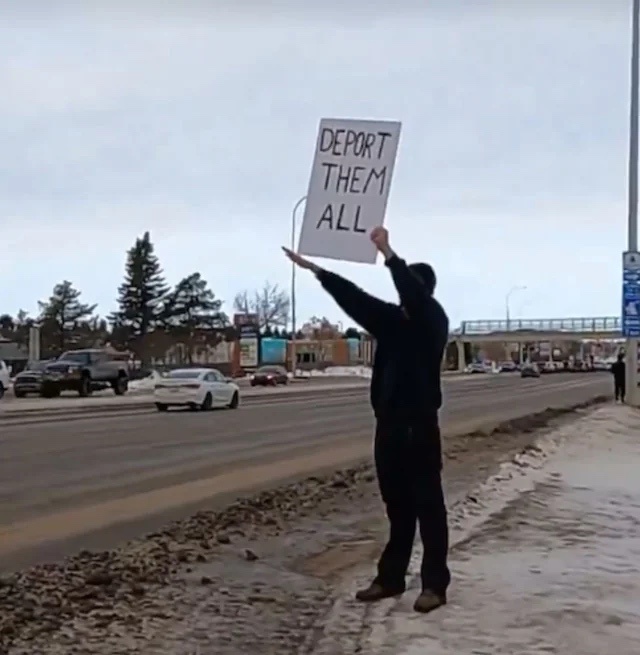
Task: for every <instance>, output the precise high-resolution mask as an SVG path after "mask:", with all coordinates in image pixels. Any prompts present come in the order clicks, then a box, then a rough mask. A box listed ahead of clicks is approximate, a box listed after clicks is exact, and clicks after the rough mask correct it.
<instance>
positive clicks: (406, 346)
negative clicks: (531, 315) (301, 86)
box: [317, 256, 449, 419]
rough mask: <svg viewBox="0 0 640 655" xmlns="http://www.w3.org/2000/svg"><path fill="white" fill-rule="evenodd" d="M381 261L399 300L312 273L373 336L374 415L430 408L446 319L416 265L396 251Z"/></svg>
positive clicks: (434, 403)
mask: <svg viewBox="0 0 640 655" xmlns="http://www.w3.org/2000/svg"><path fill="white" fill-rule="evenodd" d="M386 265H387V266H388V267H389V270H390V271H391V275H392V277H393V281H394V284H395V286H396V289H397V291H398V294H399V296H400V305H394V304H393V303H387V302H384V301H383V300H380V299H378V298H375V297H373V296H371V295H369V294H368V293H366V292H365V291H363V290H362V289H360V288H359V287H358V286H356V285H355V284H353V283H352V282H350V281H348V280H346V279H344V278H343V277H341V276H340V275H337V274H336V273H330V272H329V271H324V270H321V271H319V272H318V274H317V277H318V279H319V280H320V282H321V284H322V286H323V287H324V288H325V289H326V291H328V292H329V293H330V294H331V295H332V296H333V298H334V299H335V301H336V302H337V303H338V305H339V306H340V307H341V308H342V310H343V311H344V312H345V313H346V314H348V315H349V316H350V317H351V318H352V319H353V320H354V321H355V322H356V323H358V324H359V325H360V326H361V327H362V328H364V329H365V330H366V331H367V332H369V333H370V334H371V335H372V336H373V337H374V338H375V340H376V349H375V356H374V362H373V373H372V378H371V405H372V407H373V410H374V413H375V415H376V417H378V418H387V417H388V418H394V417H397V418H400V417H403V418H409V419H410V418H414V417H419V416H420V415H427V414H433V413H436V412H437V410H438V409H439V408H440V406H441V405H442V390H441V384H440V370H441V364H442V358H443V356H444V351H445V348H446V347H447V341H448V337H449V319H448V318H447V315H446V313H445V311H444V309H443V308H442V306H441V305H440V303H439V302H438V301H437V300H436V299H435V298H434V297H433V295H432V293H431V290H432V289H430V288H429V285H427V284H425V282H424V279H421V277H420V275H419V273H420V269H419V268H418V266H416V265H412V266H411V268H410V267H409V266H408V265H407V263H406V262H405V261H404V260H403V259H400V258H399V257H397V256H393V257H391V258H390V259H389V260H387V262H386ZM421 266H423V267H424V266H425V265H421ZM427 268H428V269H429V270H430V271H431V268H430V267H427ZM412 269H413V270H412ZM431 286H433V285H431Z"/></svg>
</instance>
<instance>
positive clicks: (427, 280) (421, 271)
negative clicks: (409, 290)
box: [409, 262, 436, 295]
mask: <svg viewBox="0 0 640 655" xmlns="http://www.w3.org/2000/svg"><path fill="white" fill-rule="evenodd" d="M409 270H410V271H411V272H412V273H413V274H414V275H415V276H416V277H417V278H418V279H419V280H420V281H421V282H422V284H423V285H424V287H425V290H426V291H427V293H428V294H429V295H432V294H433V292H434V291H435V289H436V273H435V271H434V270H433V267H432V266H430V265H429V264H424V263H422V262H418V263H417V264H409Z"/></svg>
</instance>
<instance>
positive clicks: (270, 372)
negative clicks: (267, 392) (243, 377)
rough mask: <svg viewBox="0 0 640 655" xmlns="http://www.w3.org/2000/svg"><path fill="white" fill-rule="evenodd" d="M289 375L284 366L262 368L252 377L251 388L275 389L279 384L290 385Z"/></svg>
mask: <svg viewBox="0 0 640 655" xmlns="http://www.w3.org/2000/svg"><path fill="white" fill-rule="evenodd" d="M288 383H289V375H288V374H287V369H286V368H285V367H284V366H261V367H260V368H259V369H258V370H257V371H256V372H255V373H254V374H253V375H252V376H251V386H252V387H257V386H262V387H275V386H277V385H278V384H288Z"/></svg>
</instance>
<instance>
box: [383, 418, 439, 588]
mask: <svg viewBox="0 0 640 655" xmlns="http://www.w3.org/2000/svg"><path fill="white" fill-rule="evenodd" d="M375 462H376V470H377V473H378V482H379V484H380V493H381V495H382V500H383V502H384V503H385V506H386V510H387V517H388V518H389V540H388V542H387V545H386V546H385V549H384V551H383V553H382V556H381V557H380V561H379V562H378V575H377V577H376V579H375V582H377V583H379V584H381V585H383V586H384V587H388V588H393V589H402V590H404V588H405V576H406V574H407V568H408V566H409V560H410V558H411V551H412V549H413V541H414V538H415V533H416V524H418V525H419V526H420V536H421V538H422V544H423V547H424V556H423V559H422V567H421V578H422V588H423V589H425V590H426V589H430V590H432V591H434V592H436V593H438V594H444V593H445V591H446V589H447V587H448V586H449V582H450V580H451V576H450V573H449V569H448V567H447V553H448V550H449V531H448V527H447V509H446V506H445V502H444V494H443V491H442V477H441V473H442V446H441V442H440V428H439V425H438V415H437V413H434V414H433V415H431V416H428V417H421V418H420V419H418V420H412V421H398V420H381V419H379V420H378V423H377V425H376V435H375Z"/></svg>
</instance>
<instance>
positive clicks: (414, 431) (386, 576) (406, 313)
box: [284, 227, 450, 613]
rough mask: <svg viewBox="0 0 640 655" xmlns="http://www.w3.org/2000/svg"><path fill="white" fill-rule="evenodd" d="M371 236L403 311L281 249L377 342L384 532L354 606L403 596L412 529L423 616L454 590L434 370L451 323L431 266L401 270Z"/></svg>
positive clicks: (375, 397)
mask: <svg viewBox="0 0 640 655" xmlns="http://www.w3.org/2000/svg"><path fill="white" fill-rule="evenodd" d="M370 238H371V242H373V244H374V246H375V248H376V250H377V251H379V252H380V253H382V255H383V256H384V258H385V264H386V265H387V266H388V267H389V270H390V271H391V275H392V277H393V281H394V284H395V286H396V289H397V291H398V295H399V296H400V304H399V305H394V304H392V303H387V302H384V301H382V300H379V299H378V298H374V297H373V296H370V295H369V294H368V293H366V292H365V291H363V290H362V289H360V288H359V287H357V286H356V285H355V284H353V283H352V282H349V281H348V280H346V279H344V278H343V277H341V276H339V275H337V274H335V273H331V272H329V271H326V270H324V269H322V268H320V267H319V266H317V265H316V264H314V263H313V262H311V261H309V260H307V259H305V258H303V257H302V256H300V255H298V254H297V253H294V252H293V251H291V250H289V249H287V248H284V251H285V252H286V254H287V256H288V257H289V259H291V261H292V262H293V263H294V264H297V265H298V266H300V267H301V268H305V269H308V270H310V271H312V272H313V273H315V275H316V277H317V278H318V280H319V281H320V283H321V284H322V286H323V287H324V289H325V290H326V291H328V292H329V293H330V294H331V295H332V296H333V298H334V299H335V301H336V302H337V303H338V305H339V306H340V307H341V308H342V310H343V311H344V312H345V313H346V314H348V315H349V316H350V317H351V318H352V319H353V320H354V321H356V322H357V323H358V324H359V325H361V326H362V327H363V328H364V329H365V330H366V331H367V332H369V333H370V334H371V335H373V337H374V338H375V339H376V352H375V358H374V364H373V375H372V378H371V405H372V407H373V411H374V413H375V416H376V431H375V448H374V451H375V465H376V472H377V475H378V482H379V485H380V493H381V496H382V500H383V502H384V503H385V506H386V510H387V516H388V518H389V527H390V530H389V540H388V542H387V545H386V546H385V549H384V551H383V553H382V556H381V557H380V560H379V562H378V574H377V576H376V577H375V579H374V580H373V582H372V583H371V584H370V585H369V587H367V588H366V589H363V590H361V591H359V592H358V593H357V594H356V598H357V599H358V600H361V601H377V600H382V599H383V598H389V597H392V596H398V595H400V594H402V593H404V591H405V584H406V582H405V577H406V574H407V568H408V566H409V560H410V558H411V551H412V549H413V541H414V538H415V532H416V523H418V524H419V527H420V535H421V538H422V543H423V545H424V556H423V560H422V567H421V578H422V593H421V594H420V596H419V597H418V599H417V600H416V602H415V606H414V608H415V610H416V611H418V612H424V613H426V612H430V611H431V610H434V609H436V608H437V607H440V606H441V605H444V604H445V603H446V592H447V587H448V586H449V582H450V574H449V569H448V566H447V553H448V549H449V536H448V527H447V510H446V507H445V502H444V495H443V491H442V478H441V471H442V448H441V442H440V428H439V423H438V410H439V408H440V406H441V404H442V392H441V386H440V365H441V362H442V357H443V355H444V350H445V348H446V345H447V340H448V335H449V320H448V318H447V315H446V313H445V311H444V309H443V308H442V306H441V305H440V303H438V301H437V300H435V298H434V297H433V292H434V289H435V285H436V276H435V273H434V271H433V269H432V268H431V266H429V265H428V264H411V265H407V263H406V262H405V261H404V260H402V259H400V258H399V257H398V256H397V255H396V254H395V253H394V252H393V250H392V249H391V247H390V245H389V235H388V232H387V230H386V229H385V228H383V227H376V228H374V229H373V231H372V232H371V234H370Z"/></svg>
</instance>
